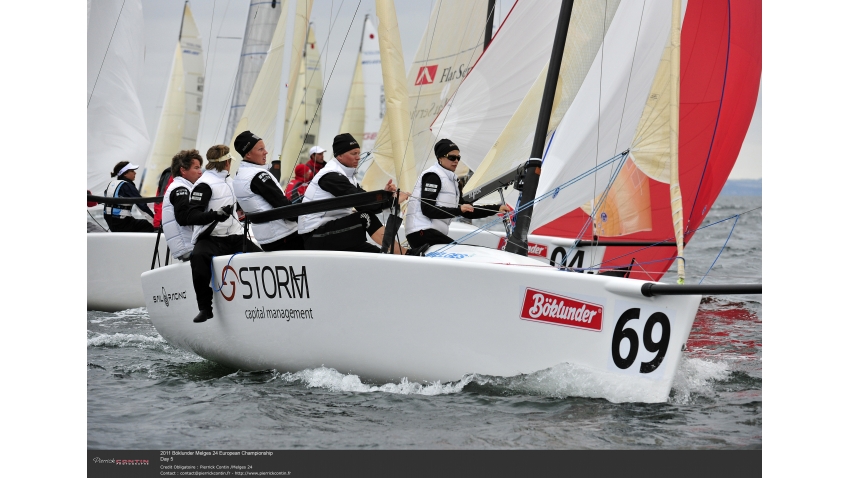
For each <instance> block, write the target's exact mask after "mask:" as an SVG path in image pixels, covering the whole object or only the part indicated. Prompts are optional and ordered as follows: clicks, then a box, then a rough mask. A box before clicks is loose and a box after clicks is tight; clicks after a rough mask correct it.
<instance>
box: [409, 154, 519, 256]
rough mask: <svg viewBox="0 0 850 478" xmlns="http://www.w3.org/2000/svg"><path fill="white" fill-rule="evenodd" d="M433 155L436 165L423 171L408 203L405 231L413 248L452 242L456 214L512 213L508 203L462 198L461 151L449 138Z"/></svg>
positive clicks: (475, 217)
mask: <svg viewBox="0 0 850 478" xmlns="http://www.w3.org/2000/svg"><path fill="white" fill-rule="evenodd" d="M434 154H435V155H436V156H437V164H435V165H433V166H431V167H430V168H428V169H426V170H425V171H423V172H422V174H421V175H420V176H419V179H418V180H417V181H416V186H414V188H413V194H412V195H411V198H410V202H408V204H407V215H406V216H405V231H406V233H407V243H408V244H410V247H424V246H426V245H432V246H433V245H435V244H449V243H451V242H452V241H453V239H452V238H451V237H449V236H448V234H449V223H450V222H451V221H452V219H453V218H455V217H458V216H462V217H465V218H467V219H478V218H482V217H488V216H492V215H494V214H497V213H500V212H510V207H509V206H506V205H501V206H500V205H498V204H493V205H488V206H476V207H473V206H472V205H471V204H469V203H467V202H466V201H465V200H464V199H463V190H462V189H461V186H460V185H459V183H458V178H457V176H455V169H457V165H458V163H459V162H460V150H459V149H458V147H457V145H456V144H455V143H454V142H452V141H451V140H449V139H441V140H439V141H437V143H436V144H435V145H434Z"/></svg>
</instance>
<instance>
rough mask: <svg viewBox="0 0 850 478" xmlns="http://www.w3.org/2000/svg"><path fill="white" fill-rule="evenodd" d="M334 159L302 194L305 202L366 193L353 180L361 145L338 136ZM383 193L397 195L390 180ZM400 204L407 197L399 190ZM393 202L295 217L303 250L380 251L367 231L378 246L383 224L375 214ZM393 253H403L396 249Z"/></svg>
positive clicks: (382, 233) (399, 248)
mask: <svg viewBox="0 0 850 478" xmlns="http://www.w3.org/2000/svg"><path fill="white" fill-rule="evenodd" d="M333 154H334V158H333V159H331V160H330V161H328V162H327V163H326V165H325V167H324V168H322V170H321V171H319V173H318V174H316V176H315V177H314V178H313V180H312V181H311V182H310V185H309V186H307V191H306V192H305V193H304V200H303V202H304V203H308V202H311V201H319V200H322V199H330V198H333V197H340V196H347V195H350V194H357V193H362V192H365V191H364V190H363V188H361V187H360V185H358V184H357V182H356V181H355V180H354V171H355V169H356V168H357V164H358V163H359V162H360V145H359V144H357V141H356V140H355V139H354V137H353V136H351V135H350V134H348V133H343V134H339V135H337V136H336V137H335V138H334V142H333ZM384 190H385V191H392V192H396V191H397V189H396V187H395V185H394V184H393V182H392V180H390V181H389V182H387V185H386V186H384ZM398 193H399V194H398V195H399V198H398V200H399V201H404V200H406V199H407V197H408V196H409V195H408V194H407V193H405V192H401V191H398ZM392 201H393V199H392V198H390V199H388V200H387V201H386V202H385V203H382V204H377V205H372V206H362V207H358V208H356V209H350V208H349V209H335V210H333V211H326V212H319V213H314V214H305V215H302V216H299V217H298V232H299V233H300V234H301V235H302V236H304V248H305V249H314V250H330V251H354V252H381V250H380V248H378V247H376V246H375V245H374V244H371V243H369V242H368V241H367V240H366V236H365V234H364V229H365V232H367V233H368V234H369V235H370V236H371V237H372V238H373V240H374V241H375V242H377V243H379V244H380V243H381V240H382V239H383V236H384V225H383V223H381V221H380V219H378V216H376V215H375V213H377V212H381V211H382V210H383V209H384V208H388V207H390V206H391V205H392ZM394 252H395V253H397V254H402V253H404V252H403V251H402V248H401V247H398V246H396V247H395V248H394Z"/></svg>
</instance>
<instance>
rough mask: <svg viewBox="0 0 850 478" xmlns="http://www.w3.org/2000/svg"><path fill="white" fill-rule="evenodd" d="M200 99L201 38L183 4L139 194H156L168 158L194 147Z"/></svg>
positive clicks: (202, 58)
mask: <svg viewBox="0 0 850 478" xmlns="http://www.w3.org/2000/svg"><path fill="white" fill-rule="evenodd" d="M203 96H204V54H203V50H202V49H201V36H200V32H199V31H198V27H197V25H196V24H195V19H194V17H193V16H192V10H191V8H190V7H189V2H188V1H187V2H186V3H185V4H184V6H183V21H182V23H181V24H180V33H179V35H178V37H177V47H176V48H175V49H174V61H173V63H172V66H171V79H170V81H169V83H168V89H167V90H166V93H165V102H164V103H163V107H162V116H161V117H160V120H159V127H158V128H157V133H156V139H155V141H154V146H153V150H152V151H151V156H150V158H149V159H148V161H147V162H146V163H145V170H144V174H143V175H142V177H141V187H140V189H139V192H140V193H141V195H142V196H144V197H151V196H155V195H156V190H157V186H158V184H157V182H158V181H157V180H158V179H159V175H160V174H161V173H162V171H163V170H165V169H166V168H168V167H170V166H171V158H173V157H174V155H175V154H176V153H177V152H178V151H180V150H183V149H193V148H195V147H196V144H197V138H198V125H199V124H200V116H201V107H202V105H203V99H204V98H203Z"/></svg>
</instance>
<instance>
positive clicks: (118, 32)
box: [86, 0, 150, 194]
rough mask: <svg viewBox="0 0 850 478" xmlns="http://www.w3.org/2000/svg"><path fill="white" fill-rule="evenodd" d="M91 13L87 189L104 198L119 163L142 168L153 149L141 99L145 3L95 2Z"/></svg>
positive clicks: (89, 12)
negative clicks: (127, 162)
mask: <svg viewBox="0 0 850 478" xmlns="http://www.w3.org/2000/svg"><path fill="white" fill-rule="evenodd" d="M122 5H123V7H122ZM88 15H89V21H88V33H87V44H86V46H87V73H88V81H87V89H86V93H87V95H86V96H87V102H88V107H87V110H86V120H87V125H86V126H87V145H86V153H87V155H88V161H87V163H88V166H87V173H86V187H87V188H88V189H89V190H90V191H92V192H93V193H94V194H103V191H104V190H105V189H106V185H107V184H108V183H109V181H110V175H109V174H110V173H111V172H112V169H113V167H114V166H115V164H116V163H118V162H119V161H130V162H132V163H134V164H138V165H139V166H143V165H144V163H145V158H146V156H147V152H148V149H149V148H150V138H149V137H148V130H147V126H146V125H145V117H144V114H143V113H142V105H141V103H140V102H139V95H138V87H139V82H140V79H141V76H142V69H143V66H144V54H145V43H144V40H145V35H144V18H143V15H142V3H141V1H140V0H127V1H126V2H123V4H122V3H118V2H114V1H110V0H92V1H91V2H90V8H89V11H88Z"/></svg>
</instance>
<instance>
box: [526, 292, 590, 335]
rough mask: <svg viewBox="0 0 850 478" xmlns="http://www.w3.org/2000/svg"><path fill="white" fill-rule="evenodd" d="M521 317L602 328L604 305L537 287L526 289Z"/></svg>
mask: <svg viewBox="0 0 850 478" xmlns="http://www.w3.org/2000/svg"><path fill="white" fill-rule="evenodd" d="M520 318H522V319H525V320H535V321H538V322H546V323H550V324H557V325H564V326H567V327H577V328H579V329H586V330H594V331H597V332H598V331H600V330H602V306H601V305H598V304H594V303H591V302H584V301H581V300H578V299H573V298H571V297H564V296H561V295H556V294H552V293H549V292H544V291H541V290H536V289H525V297H524V300H523V302H522V312H521V313H520Z"/></svg>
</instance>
